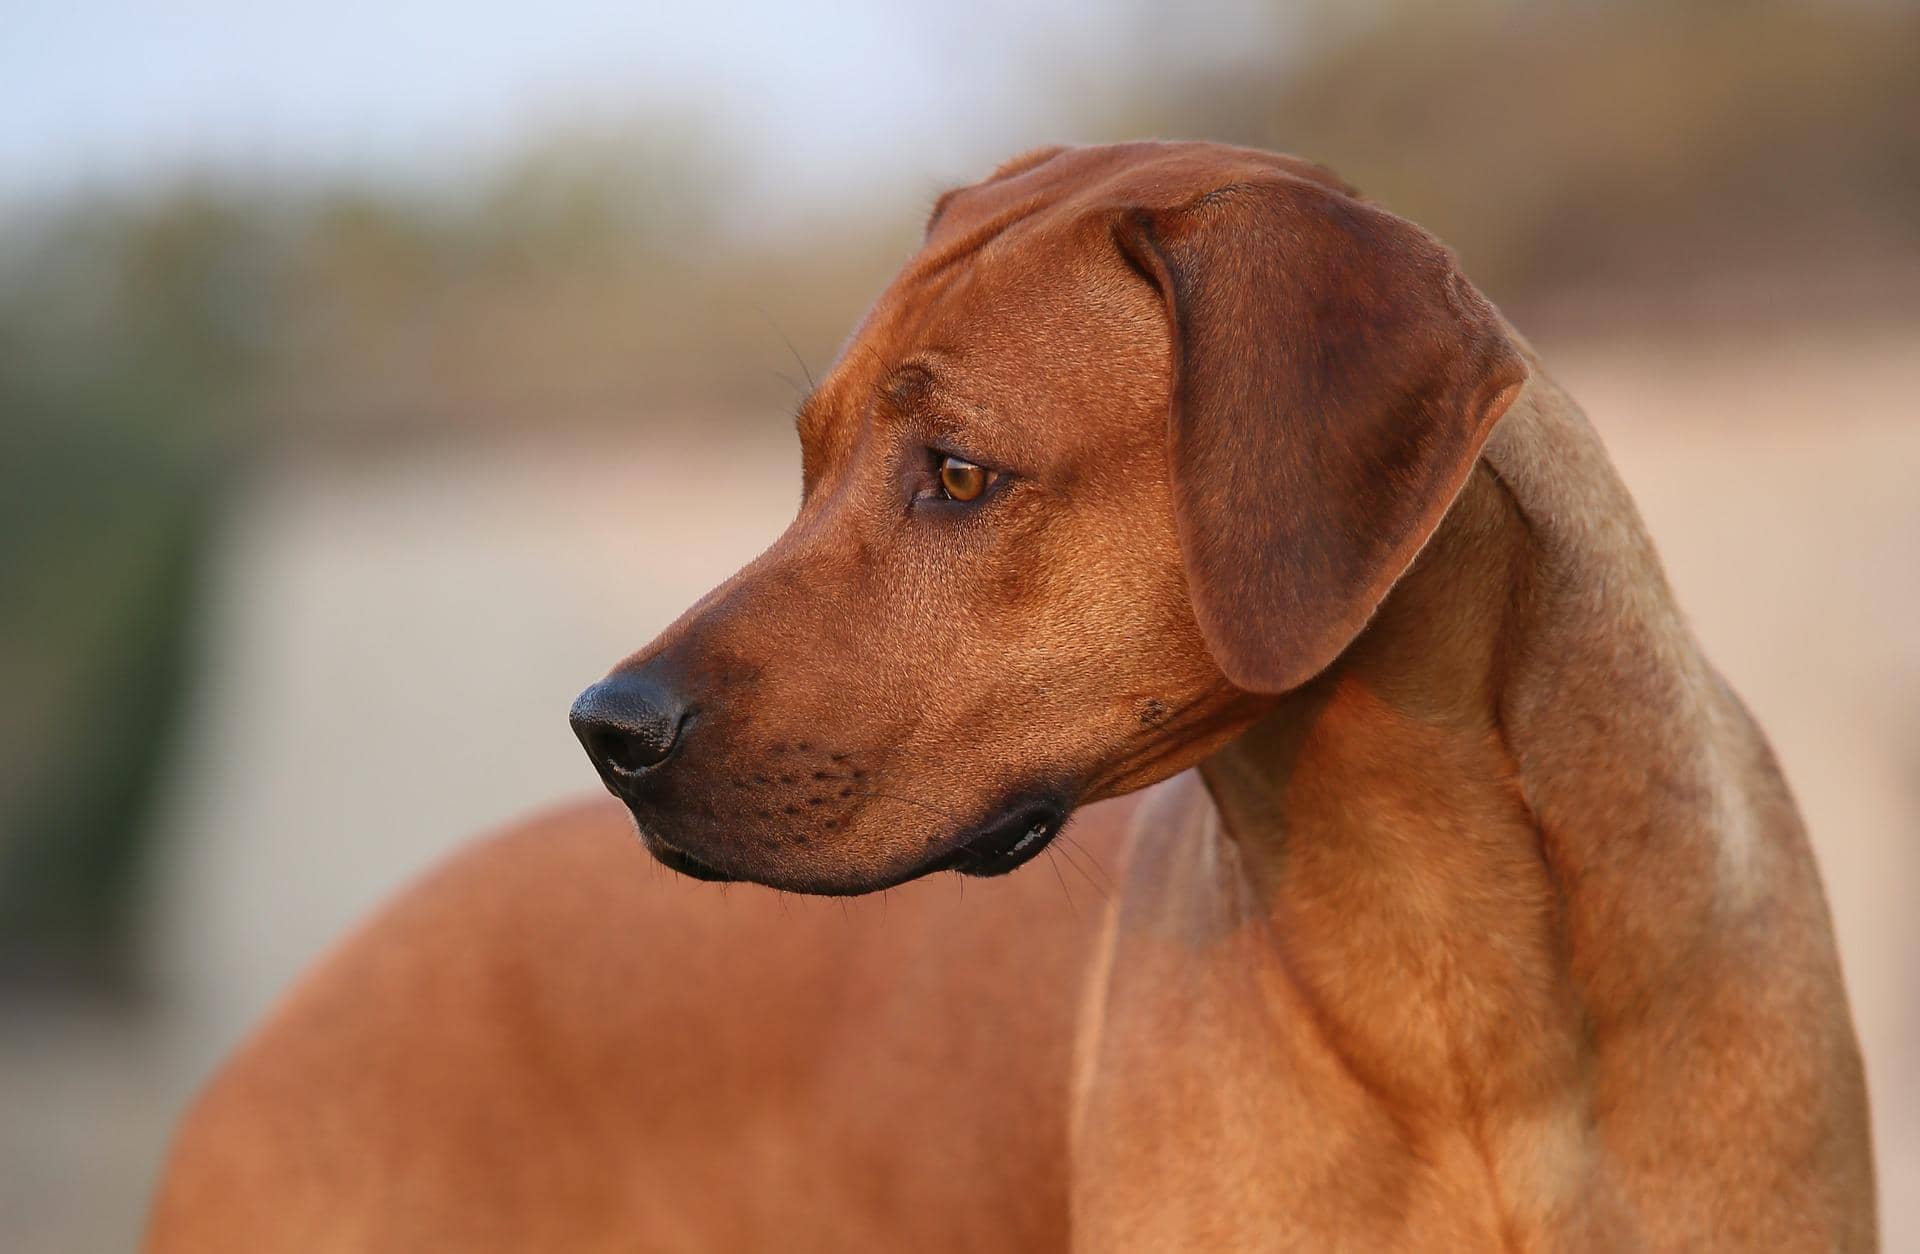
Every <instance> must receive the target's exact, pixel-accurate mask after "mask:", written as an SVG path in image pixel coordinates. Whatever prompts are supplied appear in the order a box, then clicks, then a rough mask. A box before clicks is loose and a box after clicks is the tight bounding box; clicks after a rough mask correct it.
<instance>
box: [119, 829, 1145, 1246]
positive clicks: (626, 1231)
mask: <svg viewBox="0 0 1920 1254" xmlns="http://www.w3.org/2000/svg"><path fill="white" fill-rule="evenodd" d="M1128 808H1129V806H1128V804H1127V803H1120V804H1110V805H1104V806H1098V807H1094V808H1093V809H1091V810H1090V811H1088V812H1087V813H1086V814H1085V815H1083V816H1082V817H1081V818H1080V819H1079V820H1077V821H1076V823H1075V827H1074V836H1075V841H1074V842H1073V843H1072V844H1071V845H1069V846H1068V847H1066V848H1064V849H1062V850H1061V851H1059V853H1058V854H1057V855H1056V856H1057V857H1059V858H1060V865H1059V867H1058V869H1059V871H1060V876H1059V877H1058V878H1056V877H1055V876H1053V875H1049V874H1046V873H1044V872H1038V871H1037V872H1036V873H1035V874H1031V875H1024V876H1013V877H1008V878H1004V879H998V880H991V881H981V882H969V883H965V884H964V885H963V884H962V883H958V882H955V881H954V880H952V879H941V880H938V881H924V882H918V883H914V884H910V885H906V886H904V887H901V888H899V889H896V890H893V891H892V892H890V893H888V894H886V895H884V896H878V897H871V898H861V899H856V900H850V901H847V902H845V903H839V902H830V901H817V900H809V899H804V898H795V897H790V896H784V895H780V894H775V893H773V892H770V891H768V890H765V889H761V888H757V887H752V886H744V885H743V886H737V887H731V888H729V887H722V886H719V885H705V884H697V883H694V882H692V881H690V880H686V879H683V878H681V877H679V876H675V875H672V874H670V873H668V872H666V871H664V870H662V869H661V868H659V867H657V866H655V865H653V864H652V862H651V860H650V859H649V858H648V857H647V855H646V853H645V852H644V851H643V850H642V849H641V848H640V847H639V845H638V844H637V843H636V842H635V841H634V840H633V836H632V831H631V827H630V824H629V821H628V819H627V818H626V816H625V814H624V813H623V812H622V811H621V810H620V809H619V807H618V806H616V805H614V804H612V803H611V802H602V803H596V804H593V805H588V806H582V807H578V808H574V809H569V810H565V811H561V812H559V813H555V814H552V815H550V816H547V817H544V818H542V819H539V820H537V821H534V822H531V823H528V824H525V825H523V826H521V827H518V828H516V829H514V830H512V831H510V832H508V833H506V834H504V835H502V836H499V837H496V838H494V839H493V840H491V841H488V842H486V843H484V844H482V845H479V846H477V847H475V848H474V849H472V850H471V851H469V852H467V853H466V854H464V855H462V856H460V857H458V858H456V859H455V860H454V861H453V862H452V863H450V864H449V865H448V866H446V867H445V868H444V869H442V870H441V871H439V872H438V873H437V874H435V875H433V876H431V877H429V878H428V879H427V880H426V881H425V882H423V883H422V884H420V885H419V886H418V887H416V888H414V889H413V890H411V891H410V892H408V893H407V894H405V895H404V896H403V897H402V899H401V900H400V901H399V902H397V903H396V904H395V905H394V906H392V907H391V908H390V909H388V910H387V911H386V912H385V913H384V914H383V915H382V916H380V917H379V918H378V919H376V920H375V921H374V922H373V923H372V924H371V925H370V926H368V927H367V928H366V929H364V930H363V931H362V932H361V933H360V934H359V935H358V936H357V937H355V938H353V939H351V940H349V941H348V942H347V943H346V944H344V945H343V946H342V947H341V948H340V949H339V950H338V951H336V952H335V953H334V954H333V955H332V956H331V957H330V958H329V959H328V960H326V961H325V962H324V963H323V964H322V965H321V966H320V968H319V969H318V970H317V971H316V972H315V973H313V974H312V975H311V976H309V977H308V978H307V979H306V980H305V981H304V983H302V984H301V985H300V986H299V987H298V988H297V989H296V990H295V991H294V992H293V994H292V995H291V996H290V998H289V999H288V1000H287V1002H286V1003H285V1004H284V1005H283V1006H282V1007H281V1009H280V1010H279V1011H278V1012H277V1013H276V1014H275V1015H274V1016H273V1017H272V1019H271V1020H270V1021H269V1022H268V1024H267V1025H266V1026H265V1027H264V1028H263V1029H262V1030H261V1031H260V1032H259V1033H258V1034H257V1035H256V1036H255V1038H254V1039H253V1040H252V1041H251V1042H250V1044H249V1045H248V1046H247V1047H246V1048H244V1049H243V1050H242V1051H241V1052H240V1053H239V1055H238V1056H237V1057H236V1058H235V1059H234V1060H233V1061H232V1062H231V1063H229V1064H228V1066H227V1067H226V1069H225V1070H224V1071H223V1072H222V1073H221V1075H220V1076H219V1077H218V1078H217V1079H216V1081H215V1082H214V1084H213V1085H212V1087H211V1088H210V1089H209V1090H208V1092H207V1094H206V1096H205V1097H204V1098H203V1099H202V1100H201V1102H200V1104H199V1105H198V1107H197V1108H196V1109H195V1111H194V1112H193V1113H192V1114H191V1116H190V1117H189V1119H188V1121H187V1123H186V1125H185V1126H184V1127H183V1129H182V1131H181V1134H180V1137H179V1140H178V1142H177V1144H176V1146H175V1150H174V1154H173V1162H172V1166H171V1167H170V1169H169V1171H168V1174H167V1176H166V1178H165V1180H164V1181H163V1184H162V1188H161V1193H160V1196H159V1198H158V1202H157V1207H156V1211H155V1220H154V1225H153V1230H152V1233H151V1236H150V1244H149V1248H150V1249H152V1250H155V1251H176V1250H178V1251H186V1250H191V1251H195V1252H197V1254H205V1252H210V1251H220V1250H245V1251H249V1252H264V1251H272V1250H280V1249H286V1250H296V1249H297V1250H332V1249H375V1248H377V1249H429V1248H431V1249H459V1250H464V1251H480V1250H489V1249H502V1250H507V1249H512V1250H529V1249H555V1250H559V1249H565V1250H591V1249H599V1248H603V1247H604V1248H619V1249H623V1250H631V1249H636V1248H645V1249H680V1248H688V1247H690V1246H697V1247H698V1248H702V1249H770V1248H776V1247H777V1248H780V1249H788V1250H803V1249H834V1250H846V1249H859V1248H874V1249H879V1248H887V1249H904V1248H911V1249H918V1250H935V1249H954V1250H963V1249H971V1250H985V1249H991V1250H1006V1249H1016V1248H1036V1247H1052V1248H1059V1247H1061V1246H1063V1245H1064V1244H1065V1240H1066V1119H1067V1115H1066V1096H1067V1091H1068V1067H1069V1058H1070V1053H1071V1036H1072V1030H1073V1019H1074V1015H1075V1012H1076V1010H1077V1005H1076V999H1075V998H1074V997H1073V996H1072V995H1071V993H1070V992H1068V990H1072V989H1075V988H1077V987H1078V984H1079V980H1080V972H1081V970H1082V968H1083V967H1084V965H1085V963H1086V959H1087V956H1088V954H1089V953H1090V951H1091V949H1092V945H1093V941H1094V939H1095V935H1094V934H1095V932H1096V931H1097V929H1098V926H1099V923H1100V920H1101V918H1102V917H1103V915H1104V913H1105V911H1104V908H1103V894H1104V892H1105V891H1106V889H1105V886H1104V881H1105V878H1106V877H1107V876H1110V875H1112V874H1113V873H1114V871H1115V870H1116V869H1117V862H1118V860H1119V848H1120V843H1119V835H1120V829H1121V828H1122V826H1123V825H1124V817H1125V813H1126V811H1127V809H1128ZM1083 868H1084V870H1083Z"/></svg>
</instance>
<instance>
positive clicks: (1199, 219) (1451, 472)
mask: <svg viewBox="0 0 1920 1254" xmlns="http://www.w3.org/2000/svg"><path fill="white" fill-rule="evenodd" d="M1115 235H1116V238H1117V240H1118V242H1119V244H1120V246H1121V248H1122V250H1123V251H1124V252H1125V254H1126V255H1127V257H1128V259H1129V260H1130V261H1132V263H1133V264H1134V265H1135V266H1136V267H1138V268H1139V269H1140V270H1141V271H1142V272H1144V273H1145V274H1146V275H1147V276H1148V277H1149V278H1151V279H1152V280H1153V281H1154V282H1155V283H1156V284H1157V285H1158V286H1159V288H1160V291H1161V294H1162V297H1163V299H1164V300H1165V302H1166V308H1167V314H1168V320H1169V323H1170V325H1171V330H1172V340H1173V387H1172V397H1173V409H1172V414H1171V417H1170V420H1169V430H1168V456H1169V458H1170V460H1171V470H1172V482H1173V505H1174V513H1175V520H1176V522H1177V524H1178V527H1179V533H1180V547H1181V550H1182V554H1183V556H1184V559H1185V562H1186V569H1187V582H1188V586H1189V589H1190V593H1191V596H1192V598H1193V608H1194V613H1195V615H1196V617H1197V618H1198V620H1199V623H1200V630H1201V633H1202V635H1203V636H1204V637H1205V639H1206V642H1207V646H1208V648H1209V649H1210V650H1211V651H1212V653H1213V656H1214V659H1215V661H1216V662H1217V663H1218V664H1219V666H1220V669H1221V670H1222V671H1223V672H1224V673H1225V674H1226V676H1227V678H1228V679H1229V680H1231V681H1232V682H1233V683H1234V684H1236V685H1237V686H1239V687H1241V688H1244V689H1247V690H1249V691H1253V692H1266V693H1278V692H1284V691H1286V690H1288V689H1290V688H1294V687H1297V686H1298V685H1300V684H1301V683H1304V682H1305V681H1306V680H1308V679H1311V678H1312V677H1313V676H1314V675H1316V674H1318V673H1319V672H1320V671H1321V670H1323V669H1325V668H1326V666H1327V665H1328V664H1329V663H1330V662H1332V661H1333V659H1334V658H1335V657H1336V656H1338V655H1339V653H1340V652H1341V651H1342V650H1343V649H1345V648H1346V647H1347V645H1348V644H1349V643H1350V642H1351V641H1352V640H1353V638H1354V637H1355V636H1356V635H1358V634H1359V633H1360V630H1361V629H1362V628H1363V627H1365V626H1366V624H1367V620H1368V619H1369V618H1371V617H1372V615H1373V612H1374V611H1375V610H1376V609H1377V608H1379V605H1380V602H1381V601H1382V600H1384V599H1385V597H1386V595H1387V592H1388V591H1389V590H1390V589H1391V588H1392V587H1393V584H1394V581H1395V580H1397V579H1399V577H1400V576H1401V574H1402V573H1403V572H1404V571H1405V570H1406V568H1407V567H1408V566H1409V565H1411V564H1412V562H1413V559H1414V557H1415V556H1416V555H1417V554H1418V553H1419V551H1420V547H1421V546H1422V545H1423V544H1425V543H1426V541H1427V538H1428V536H1430V535H1431V534H1432V533H1433V530H1434V528H1435V527H1437V526H1438V525H1439V523H1440V519H1441V517H1442V516H1443V515H1444V514H1445V513H1446V511H1447V508H1448V507H1449V506H1450V505H1451V504H1452V503H1453V499H1454V497H1455V495H1457V494H1458V493H1459V491H1460V488H1461V486H1462V485H1463V484H1464V483H1465V482H1466V478H1467V474H1468V472H1469V471H1470V470H1472V468H1473V463H1474V459H1475V458H1476V457H1477V456H1478V455H1479V452H1480V446H1481V445H1482V444H1483V443H1484V442H1485V440H1486V438H1487V435H1488V433H1489V432H1490V431H1491V430H1492V428H1493V424H1494V422H1495V421H1496V420H1498V419H1499V417H1500V415H1501V414H1502V413H1504V412H1506V408H1507V406H1508V405H1509V404H1511V403H1512V401H1513V398H1514V396H1515V395H1516V394H1518V392H1519V390H1520V385H1521V383H1523V382H1524V381H1525V380H1526V377H1527V370H1526V366H1525V365H1524V364H1523V362H1522V361H1521V359H1520V355H1519V353H1518V352H1517V351H1516V350H1515V348H1514V347H1513V345H1512V344H1511V343H1510V342H1509V341H1508V340H1507V338H1506V336H1505V335H1504V334H1503V333H1502V332H1501V329H1500V324H1499V320H1498V318H1497V317H1496V316H1495V314H1494V312H1493V308H1492V307H1491V306H1490V305H1488V303H1487V302H1486V299H1485V298H1484V297H1482V296H1481V295H1480V294H1479V293H1478V292H1476V291H1475V290H1474V289H1473V288H1472V287H1471V286H1470V285H1469V284H1468V283H1467V281H1466V280H1465V279H1464V278H1462V277H1461V275H1460V273H1459V272H1458V271H1457V270H1456V269H1455V268H1454V265H1453V258H1452V256H1451V255H1450V254H1449V253H1448V252H1447V250H1446V249H1445V248H1443V247H1441V245H1440V244H1439V243H1438V242H1437V241H1435V240H1434V239H1433V238H1432V237H1431V236H1429V235H1427V234H1426V233H1425V232H1424V231H1422V230H1420V229H1419V228H1418V227H1416V226H1414V225H1413V224H1412V223H1410V222H1406V221H1404V220H1403V219H1400V218H1396V217H1394V216H1393V215H1392V214H1389V213H1387V212H1385V211H1383V210H1381V209H1378V208H1376V207H1374V206H1372V205H1368V204H1365V203H1363V202H1361V201H1359V200H1356V199H1354V198H1353V197H1350V196H1347V195H1343V194H1342V193H1340V192H1339V191H1336V190H1333V189H1331V188H1328V187H1325V186H1322V185H1320V184H1317V183H1310V182H1307V181H1304V180H1301V179H1295V178H1288V177H1284V176H1280V177H1276V178H1273V179H1271V180H1268V179H1262V180H1260V181H1256V182H1247V183H1241V184H1237V185H1234V186H1231V187H1227V188H1223V189H1221V190H1219V191H1215V192H1212V193H1210V194H1208V195H1206V196H1204V197H1202V198H1200V199H1199V200H1198V201H1196V202H1193V203H1192V204H1189V205H1186V206H1183V207H1181V208H1179V209H1173V210H1160V211H1153V210H1145V209H1133V210H1128V211H1126V212H1124V213H1123V214H1121V215H1120V217H1119V219H1118V220H1117V224H1116V230H1115Z"/></svg>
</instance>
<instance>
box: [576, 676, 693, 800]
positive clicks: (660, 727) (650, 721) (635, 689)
mask: <svg viewBox="0 0 1920 1254" xmlns="http://www.w3.org/2000/svg"><path fill="white" fill-rule="evenodd" d="M685 716H686V708H685V707H684V706H683V705H682V704H681V703H680V701H679V700H678V699H676V698H675V697H674V695H673V694H672V693H671V692H669V691H667V690H666V689H665V688H664V687H662V686H661V685H660V684H658V683H656V682H654V681H653V680H650V679H647V678H645V677H643V676H641V675H638V674H626V675H611V676H609V677H608V678H606V679H603V680H601V681H600V682H599V683H597V684H595V685H594V686H593V687H591V688H589V689H587V690H586V691H585V692H583V693H581V694H580V699H579V700H577V701H575V702H574V703H573V710H572V712H571V713H569V714H568V716H567V721H568V722H570V723H572V724H573V734H574V735H576V736H578V737H580V743H581V744H582V745H584V746H586V750H587V756H588V757H589V758H591V759H593V765H594V768H595V769H596V770H598V771H599V772H600V777H601V778H602V779H604V780H605V781H606V782H607V784H608V786H609V787H612V786H614V785H616V784H618V783H619V782H621V781H623V780H631V779H633V778H635V777H636V776H639V775H641V774H644V773H645V772H647V771H650V770H652V769H653V768H654V767H656V766H659V765H660V764H661V763H662V762H665V761H666V760H667V758H668V757H669V756H671V755H672V753H673V749H674V746H675V745H676V744H677V743H679V739H680V724H681V722H682V721H683V720H684V718H685Z"/></svg>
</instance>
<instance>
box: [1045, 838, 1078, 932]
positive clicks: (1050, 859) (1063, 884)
mask: <svg viewBox="0 0 1920 1254" xmlns="http://www.w3.org/2000/svg"><path fill="white" fill-rule="evenodd" d="M1047 865H1048V866H1050V867H1052V868H1053V878H1054V879H1056V880H1058V881H1059V883H1060V894H1061V896H1063V897H1065V898H1066V899H1067V912H1068V913H1069V914H1071V915H1073V918H1074V922H1076V923H1077V922H1079V921H1080V907H1079V906H1077V905H1075V904H1074V901H1073V892H1072V890H1071V889H1069V888H1068V887H1067V877H1066V876H1064V875H1062V874H1060V859H1058V858H1056V857H1055V856H1054V847H1053V846H1051V845H1049V846H1048V847H1047Z"/></svg>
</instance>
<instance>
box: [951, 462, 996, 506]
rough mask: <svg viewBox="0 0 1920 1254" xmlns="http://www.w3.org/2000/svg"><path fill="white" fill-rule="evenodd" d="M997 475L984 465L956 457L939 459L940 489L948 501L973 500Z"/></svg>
mask: <svg viewBox="0 0 1920 1254" xmlns="http://www.w3.org/2000/svg"><path fill="white" fill-rule="evenodd" d="M998 477H999V476H998V475H996V474H995V473H994V472H993V471H991V470H988V469H987V468H986V467H985V466H976V465H974V464H973V463H972V462H970V461H963V460H962V459H960V458H958V457H943V458H941V459H940V490H941V492H943V493H944V494H945V495H946V498H947V499H948V500H950V501H971V500H974V499H975V498H977V497H978V496H979V495H980V494H981V493H982V492H985V491H986V490H987V488H988V487H989V486H990V485H991V484H992V483H993V481H994V480H995V479H996V478H998Z"/></svg>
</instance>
